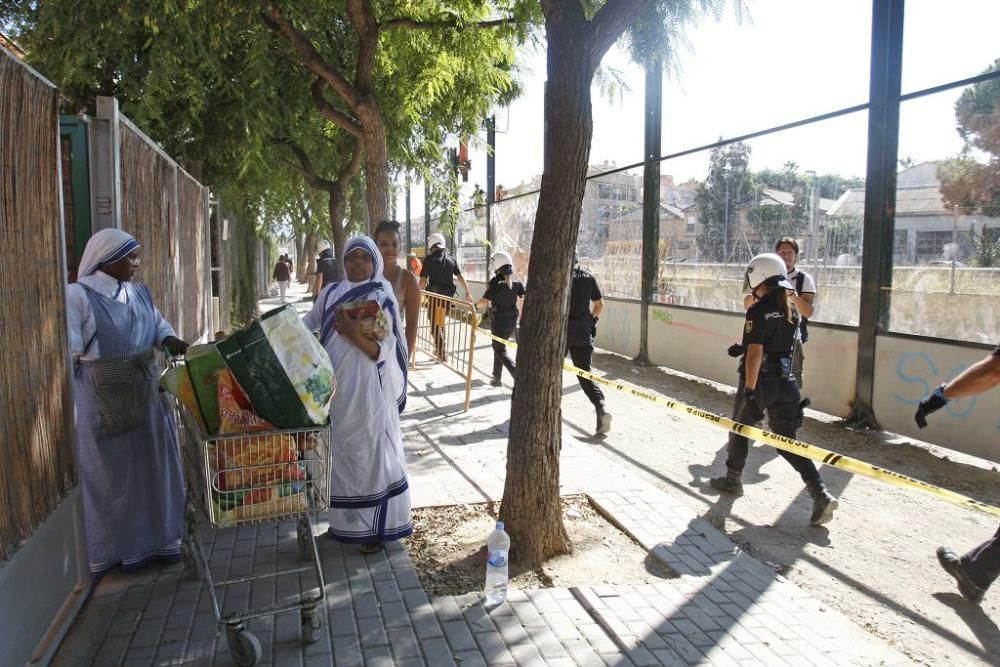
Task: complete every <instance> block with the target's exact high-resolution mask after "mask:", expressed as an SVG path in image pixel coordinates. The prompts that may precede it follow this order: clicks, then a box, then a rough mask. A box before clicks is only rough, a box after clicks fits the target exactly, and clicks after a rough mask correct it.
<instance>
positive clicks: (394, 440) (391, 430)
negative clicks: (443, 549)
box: [304, 236, 413, 553]
mask: <svg viewBox="0 0 1000 667" xmlns="http://www.w3.org/2000/svg"><path fill="white" fill-rule="evenodd" d="M382 262H383V259H382V255H381V253H379V251H378V247H377V246H376V245H375V242H374V241H372V240H371V239H370V238H368V237H367V236H358V237H354V238H351V239H349V240H348V241H347V244H346V245H345V248H344V253H343V257H342V264H341V266H343V267H344V272H345V274H346V276H347V277H346V279H345V280H343V281H340V282H336V283H333V284H331V285H328V286H326V287H325V288H324V289H323V291H322V292H320V294H319V296H318V297H317V298H316V302H315V303H314V304H313V309H312V311H310V312H309V313H307V314H306V316H305V318H304V322H305V324H306V326H308V327H309V328H310V330H312V331H316V330H319V332H320V343H322V345H323V347H324V348H325V349H326V351H327V353H328V354H329V355H330V361H331V362H332V364H333V370H334V372H335V373H336V376H337V386H338V391H337V393H336V394H335V395H334V397H333V400H332V401H331V403H330V420H331V423H332V425H333V445H332V447H331V449H332V455H331V470H332V474H331V480H330V529H329V532H328V535H329V536H330V537H332V538H333V539H336V540H338V541H339V542H343V543H346V544H360V545H361V550H362V551H363V552H364V553H374V552H376V551H378V550H379V549H381V548H382V545H383V543H385V542H391V541H393V540H398V539H401V538H403V537H406V536H408V535H410V534H412V533H413V523H412V521H411V518H410V492H409V482H408V481H407V476H406V460H405V457H404V453H403V439H402V433H401V431H400V426H399V414H400V413H401V412H402V411H403V408H404V407H405V405H406V362H407V358H408V354H407V350H406V338H405V336H404V335H403V327H402V322H401V318H400V314H399V304H398V303H397V302H396V297H395V295H394V294H393V291H392V285H390V284H389V283H388V281H386V280H385V278H384V277H383V276H382V268H383V267H382ZM362 300H374V301H376V302H377V303H378V305H379V307H380V308H381V309H382V312H383V313H384V314H385V317H386V320H387V326H386V329H387V331H386V335H385V337H384V338H383V339H382V340H376V339H374V338H372V337H369V336H367V335H365V334H364V333H362V331H361V320H360V319H353V318H351V317H349V316H348V315H347V314H346V313H344V312H343V311H342V309H341V306H342V305H343V304H345V303H349V302H353V301H362Z"/></svg>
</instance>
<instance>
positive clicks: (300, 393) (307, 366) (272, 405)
mask: <svg viewBox="0 0 1000 667" xmlns="http://www.w3.org/2000/svg"><path fill="white" fill-rule="evenodd" d="M216 346H217V347H218V350H219V352H220V353H221V355H222V358H223V359H224V360H225V363H226V365H227V366H228V367H229V370H230V371H232V373H233V376H234V377H235V378H236V380H237V381H238V382H239V385H240V386H241V387H242V388H243V390H244V391H245V392H246V395H247V396H248V397H249V399H250V403H251V404H252V405H253V408H254V411H255V412H256V413H257V414H258V415H260V416H261V417H262V418H263V419H264V420H266V421H267V422H270V423H271V424H273V425H274V426H276V427H278V428H300V427H307V426H313V425H319V424H324V423H326V421H327V419H328V416H329V412H328V411H329V406H330V399H331V398H333V394H334V392H335V391H336V389H337V380H336V377H334V374H333V366H332V365H331V364H330V358H329V356H328V355H327V353H326V351H325V350H324V349H323V347H322V346H321V345H320V344H319V341H317V340H316V338H315V337H314V336H313V335H312V332H310V331H309V329H308V328H306V326H305V325H304V324H303V323H302V320H300V319H299V317H298V315H297V314H296V312H295V310H294V309H293V308H289V307H287V306H286V307H282V308H278V309H275V310H272V311H269V312H267V313H265V314H264V315H263V316H262V317H261V318H260V320H259V321H254V322H253V323H251V324H250V325H249V326H248V327H247V328H245V329H242V330H240V331H236V332H235V333H233V334H232V335H231V336H229V337H228V338H226V339H225V340H222V341H219V342H218V343H216Z"/></svg>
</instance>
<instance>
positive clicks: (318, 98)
mask: <svg viewBox="0 0 1000 667" xmlns="http://www.w3.org/2000/svg"><path fill="white" fill-rule="evenodd" d="M326 86H327V82H326V80H325V79H323V77H317V78H316V80H315V81H313V84H312V86H310V88H309V92H310V93H312V100H313V104H314V105H316V108H317V110H318V111H319V113H320V115H321V116H323V118H326V119H327V120H328V121H330V122H331V123H333V124H334V125H336V126H337V127H339V128H341V129H343V130H344V131H345V132H348V133H350V134H351V135H353V136H355V137H358V138H360V137H361V125H360V123H358V121H356V120H354V119H353V118H351V117H350V116H348V115H347V114H346V113H344V112H343V111H341V110H339V109H337V108H336V107H335V106H333V105H332V104H330V103H329V102H328V101H327V99H326V97H325V96H324V95H323V90H324V89H325V88H326Z"/></svg>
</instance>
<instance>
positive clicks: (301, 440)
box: [171, 400, 331, 667]
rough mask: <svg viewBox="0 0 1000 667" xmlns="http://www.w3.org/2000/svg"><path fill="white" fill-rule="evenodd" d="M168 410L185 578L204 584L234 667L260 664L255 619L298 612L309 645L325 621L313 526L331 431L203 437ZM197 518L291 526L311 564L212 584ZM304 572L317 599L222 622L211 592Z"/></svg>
mask: <svg viewBox="0 0 1000 667" xmlns="http://www.w3.org/2000/svg"><path fill="white" fill-rule="evenodd" d="M171 403H172V404H173V407H174V409H175V414H176V415H177V417H178V419H177V423H178V440H179V441H180V445H181V451H182V452H183V459H184V469H185V478H186V480H187V497H188V503H187V512H186V523H187V530H186V536H185V538H184V567H185V572H186V573H187V574H188V575H189V576H192V577H195V578H204V580H205V582H206V584H207V585H208V591H209V593H210V594H211V597H212V609H213V611H214V613H215V619H216V622H217V623H221V624H225V626H226V639H227V641H228V643H229V652H230V653H231V654H232V657H233V660H234V661H235V662H236V664H237V665H240V666H241V667H244V666H249V665H255V664H257V662H259V661H260V658H261V645H260V641H259V640H258V639H257V637H255V636H254V635H253V634H252V633H251V632H250V631H249V630H247V627H246V623H247V621H249V620H251V619H254V618H260V617H263V616H270V615H273V614H280V613H284V612H291V611H296V610H298V611H299V613H300V617H301V619H302V638H303V640H304V641H306V642H314V641H316V640H317V639H319V637H320V632H321V630H322V628H323V619H324V617H325V600H326V584H325V581H324V579H323V567H322V565H321V563H320V560H319V550H318V549H317V547H316V540H315V534H314V531H313V520H314V519H315V517H316V515H317V514H318V513H319V512H321V511H323V510H325V509H326V507H327V505H328V499H329V497H330V494H329V489H330V471H329V465H328V462H329V460H330V459H329V456H330V442H331V440H330V437H331V431H330V426H329V425H326V426H319V427H310V428H294V429H275V430H268V431H259V432H255V433H246V434H239V435H217V436H209V435H206V434H205V432H204V429H202V427H201V425H200V424H199V422H198V420H197V419H195V417H194V416H193V415H192V414H191V412H190V411H189V410H188V409H187V408H186V407H185V406H184V405H183V404H182V403H181V402H180V401H176V400H172V401H171ZM199 514H202V515H204V517H205V518H206V519H207V520H208V522H209V523H210V524H211V525H212V526H213V527H215V528H235V527H239V526H246V525H254V524H261V523H266V522H271V521H283V520H289V519H298V524H297V530H296V543H297V547H298V555H299V558H300V559H301V560H308V559H310V558H311V559H312V564H311V565H307V566H303V567H297V568H294V569H288V570H281V571H275V572H269V573H266V574H260V575H253V576H247V577H238V578H233V579H226V580H224V581H218V582H216V581H213V580H212V574H211V569H210V567H209V561H208V554H207V552H206V550H205V547H204V546H203V544H202V542H201V538H200V537H199V535H198V530H197V528H198V515H199ZM310 570H315V573H316V580H317V582H318V587H319V590H318V592H310V593H309V594H306V593H305V592H304V591H302V592H301V594H300V596H299V600H298V602H292V603H284V604H276V605H271V606H268V607H260V608H256V609H247V610H245V611H242V612H230V613H228V614H226V615H225V616H223V613H222V608H221V605H220V603H219V596H217V595H216V589H221V588H223V587H225V586H229V585H232V584H241V583H247V582H252V581H257V580H261V579H268V578H273V577H278V576H281V575H286V574H295V573H299V572H308V571H310Z"/></svg>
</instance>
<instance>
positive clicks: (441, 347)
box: [420, 248, 462, 361]
mask: <svg viewBox="0 0 1000 667" xmlns="http://www.w3.org/2000/svg"><path fill="white" fill-rule="evenodd" d="M460 275H462V271H461V269H459V268H458V262H457V261H455V258H454V257H452V256H451V255H449V254H448V251H447V250H445V249H444V248H441V249H440V250H438V251H437V252H433V253H431V254H430V255H428V256H427V257H425V258H424V262H423V266H421V267H420V277H421V278H426V279H427V285H426V290H427V291H428V292H433V293H434V294H441V295H442V296H449V297H453V296H455V292H457V291H458V288H457V287H455V276H460ZM449 306H450V304H446V305H445V306H444V307H441V306H440V305H438V306H437V308H435V304H433V303H430V304H428V311H427V315H428V318H429V320H430V323H431V335H432V336H434V351H435V353H436V354H437V357H438V359H441V360H442V361H443V360H444V358H445V354H446V352H447V345H446V340H445V333H444V327H443V326H442V325H441V324H439V322H443V321H444V320H445V319H446V318H447V317H448V312H449V311H450V307H449ZM435 310H437V311H438V312H435ZM442 310H443V311H444V312H443V313H442V312H440V311H442Z"/></svg>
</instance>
